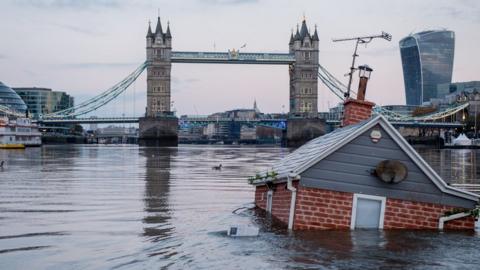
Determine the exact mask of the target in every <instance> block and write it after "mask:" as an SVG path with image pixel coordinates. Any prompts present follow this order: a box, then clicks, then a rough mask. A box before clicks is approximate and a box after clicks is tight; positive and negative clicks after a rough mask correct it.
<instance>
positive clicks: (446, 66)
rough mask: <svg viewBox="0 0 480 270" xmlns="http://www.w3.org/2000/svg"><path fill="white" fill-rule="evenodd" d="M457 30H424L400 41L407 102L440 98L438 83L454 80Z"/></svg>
mask: <svg viewBox="0 0 480 270" xmlns="http://www.w3.org/2000/svg"><path fill="white" fill-rule="evenodd" d="M454 50H455V33H454V32H453V31H447V30H440V31H424V32H420V33H416V34H413V35H410V36H408V37H406V38H404V39H402V40H400V54H401V57H402V67H403V80H404V82H405V96H406V99H407V105H421V104H422V103H423V102H425V101H429V100H430V99H431V98H437V97H438V95H437V85H438V84H442V83H450V82H451V81H452V70H453V56H454Z"/></svg>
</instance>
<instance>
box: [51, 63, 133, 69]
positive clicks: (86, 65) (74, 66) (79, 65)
mask: <svg viewBox="0 0 480 270" xmlns="http://www.w3.org/2000/svg"><path fill="white" fill-rule="evenodd" d="M138 65H140V63H133V62H124V63H118V62H116V63H114V62H111V63H98V62H90V63H67V64H61V65H59V66H58V67H59V68H69V69H90V68H123V67H135V66H138Z"/></svg>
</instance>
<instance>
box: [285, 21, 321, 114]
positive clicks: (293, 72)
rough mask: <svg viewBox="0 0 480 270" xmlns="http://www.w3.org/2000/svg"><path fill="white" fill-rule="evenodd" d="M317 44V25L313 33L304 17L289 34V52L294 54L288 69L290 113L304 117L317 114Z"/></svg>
mask: <svg viewBox="0 0 480 270" xmlns="http://www.w3.org/2000/svg"><path fill="white" fill-rule="evenodd" d="M318 45H319V38H318V33H317V27H316V26H315V31H314V33H313V35H311V34H310V31H309V30H308V27H307V22H306V21H305V19H303V21H302V25H301V27H300V29H299V27H298V25H297V31H296V33H295V35H293V32H292V34H291V35H290V42H289V52H290V54H293V55H295V63H294V64H291V65H290V67H289V71H290V114H291V115H293V116H302V117H306V118H311V117H317V115H318V106H317V104H318V91H317V88H318V76H317V74H318Z"/></svg>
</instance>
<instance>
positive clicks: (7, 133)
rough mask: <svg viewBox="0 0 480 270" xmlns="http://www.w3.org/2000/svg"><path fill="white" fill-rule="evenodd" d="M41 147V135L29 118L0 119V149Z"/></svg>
mask: <svg viewBox="0 0 480 270" xmlns="http://www.w3.org/2000/svg"><path fill="white" fill-rule="evenodd" d="M21 145H23V146H24V147H25V146H26V147H28V146H40V145H42V134H41V133H40V132H39V131H38V126H37V125H35V124H33V123H32V120H31V119H29V118H16V119H13V118H12V119H9V118H7V117H0V147H1V148H21V147H20V146H21Z"/></svg>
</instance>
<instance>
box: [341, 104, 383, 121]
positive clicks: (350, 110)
mask: <svg viewBox="0 0 480 270" xmlns="http://www.w3.org/2000/svg"><path fill="white" fill-rule="evenodd" d="M373 106H375V103H373V102H370V101H366V100H358V99H353V98H349V99H347V100H346V101H345V103H343V120H342V127H344V126H348V125H353V124H356V123H358V122H362V121H363V120H367V119H368V118H370V117H371V116H372V108H373Z"/></svg>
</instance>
